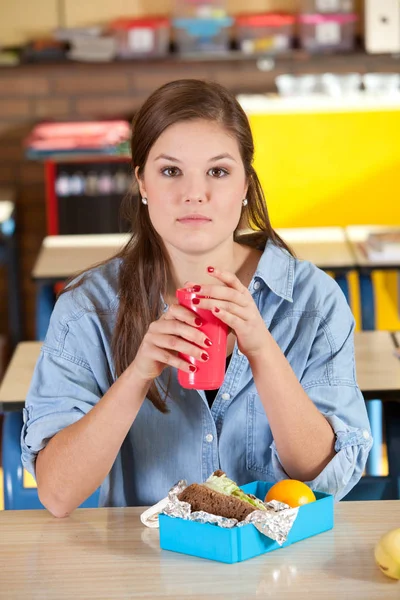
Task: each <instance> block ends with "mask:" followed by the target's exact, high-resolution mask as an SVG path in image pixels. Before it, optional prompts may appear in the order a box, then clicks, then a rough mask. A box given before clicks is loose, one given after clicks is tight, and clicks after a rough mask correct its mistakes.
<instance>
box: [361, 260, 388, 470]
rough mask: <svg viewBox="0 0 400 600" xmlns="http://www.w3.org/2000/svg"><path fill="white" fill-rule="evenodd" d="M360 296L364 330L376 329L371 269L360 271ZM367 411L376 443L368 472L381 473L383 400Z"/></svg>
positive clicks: (368, 404)
mask: <svg viewBox="0 0 400 600" xmlns="http://www.w3.org/2000/svg"><path fill="white" fill-rule="evenodd" d="M358 276H359V281H360V298H361V325H362V329H363V331H372V330H374V329H375V297H374V288H373V283H372V277H371V272H370V271H364V272H363V271H362V272H360V273H359V275H358ZM367 412H368V418H369V422H370V424H371V431H372V437H373V438H374V445H373V446H372V448H371V452H370V454H369V457H368V462H367V468H366V471H367V474H368V475H379V474H380V463H381V459H382V402H381V401H380V400H369V401H368V402H367Z"/></svg>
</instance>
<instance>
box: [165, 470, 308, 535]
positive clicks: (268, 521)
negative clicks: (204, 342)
mask: <svg viewBox="0 0 400 600" xmlns="http://www.w3.org/2000/svg"><path fill="white" fill-rule="evenodd" d="M186 487H187V482H186V481H185V480H184V479H182V480H181V481H179V482H178V483H177V484H176V485H174V487H173V488H172V489H171V490H170V492H169V494H168V502H167V504H166V505H165V506H164V508H163V509H162V510H161V511H160V512H162V513H163V514H165V515H168V516H169V517H178V518H180V519H185V520H189V521H197V522H198V523H211V524H214V525H217V526H218V527H224V528H227V529H230V528H232V527H243V526H244V525H247V524H249V523H253V525H254V526H255V527H256V528H257V529H258V531H259V532H260V533H262V534H263V535H265V536H267V537H269V538H271V539H272V540H275V541H276V542H277V543H278V544H279V545H280V546H281V545H282V544H283V543H284V542H285V541H286V539H287V536H288V535H289V532H290V530H291V528H292V525H293V523H294V521H295V519H296V517H297V513H298V510H299V509H298V508H290V506H288V505H287V504H284V503H283V502H278V501H276V500H272V501H271V502H263V505H264V506H265V508H266V509H267V510H265V511H264V510H255V511H253V512H252V513H250V514H249V515H248V516H247V517H246V519H245V520H244V521H241V522H238V521H237V520H236V519H227V518H226V517H218V516H216V515H211V514H209V513H206V512H203V511H199V512H193V513H192V512H191V507H190V504H188V503H187V502H181V501H180V500H178V495H179V494H180V493H181V492H182V491H183V490H184V489H185V488H186Z"/></svg>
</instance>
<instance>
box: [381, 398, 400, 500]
mask: <svg viewBox="0 0 400 600" xmlns="http://www.w3.org/2000/svg"><path fill="white" fill-rule="evenodd" d="M384 411H385V430H386V443H387V453H388V463H389V476H390V477H391V479H392V480H393V481H394V487H395V489H396V491H397V498H398V499H400V402H385V405H384Z"/></svg>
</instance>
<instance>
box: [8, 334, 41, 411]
mask: <svg viewBox="0 0 400 600" xmlns="http://www.w3.org/2000/svg"><path fill="white" fill-rule="evenodd" d="M41 347H42V342H20V343H19V344H18V346H17V347H16V349H15V352H14V354H13V356H12V358H11V361H10V364H9V365H8V367H7V370H6V372H5V375H4V377H3V380H2V381H1V383H0V412H2V411H7V410H20V409H22V407H23V406H24V404H25V398H26V396H27V393H28V389H29V386H30V383H31V379H32V375H33V371H34V368H35V365H36V362H37V359H38V358H39V354H40V348H41Z"/></svg>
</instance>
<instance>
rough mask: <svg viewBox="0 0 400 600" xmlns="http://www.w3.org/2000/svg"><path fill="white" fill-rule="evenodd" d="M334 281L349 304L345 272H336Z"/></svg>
mask: <svg viewBox="0 0 400 600" xmlns="http://www.w3.org/2000/svg"><path fill="white" fill-rule="evenodd" d="M335 281H336V283H337V284H338V285H339V287H340V289H341V290H342V292H343V294H344V295H345V298H346V300H347V304H349V305H350V291H349V282H348V281H347V274H346V273H338V274H336V275H335Z"/></svg>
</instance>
